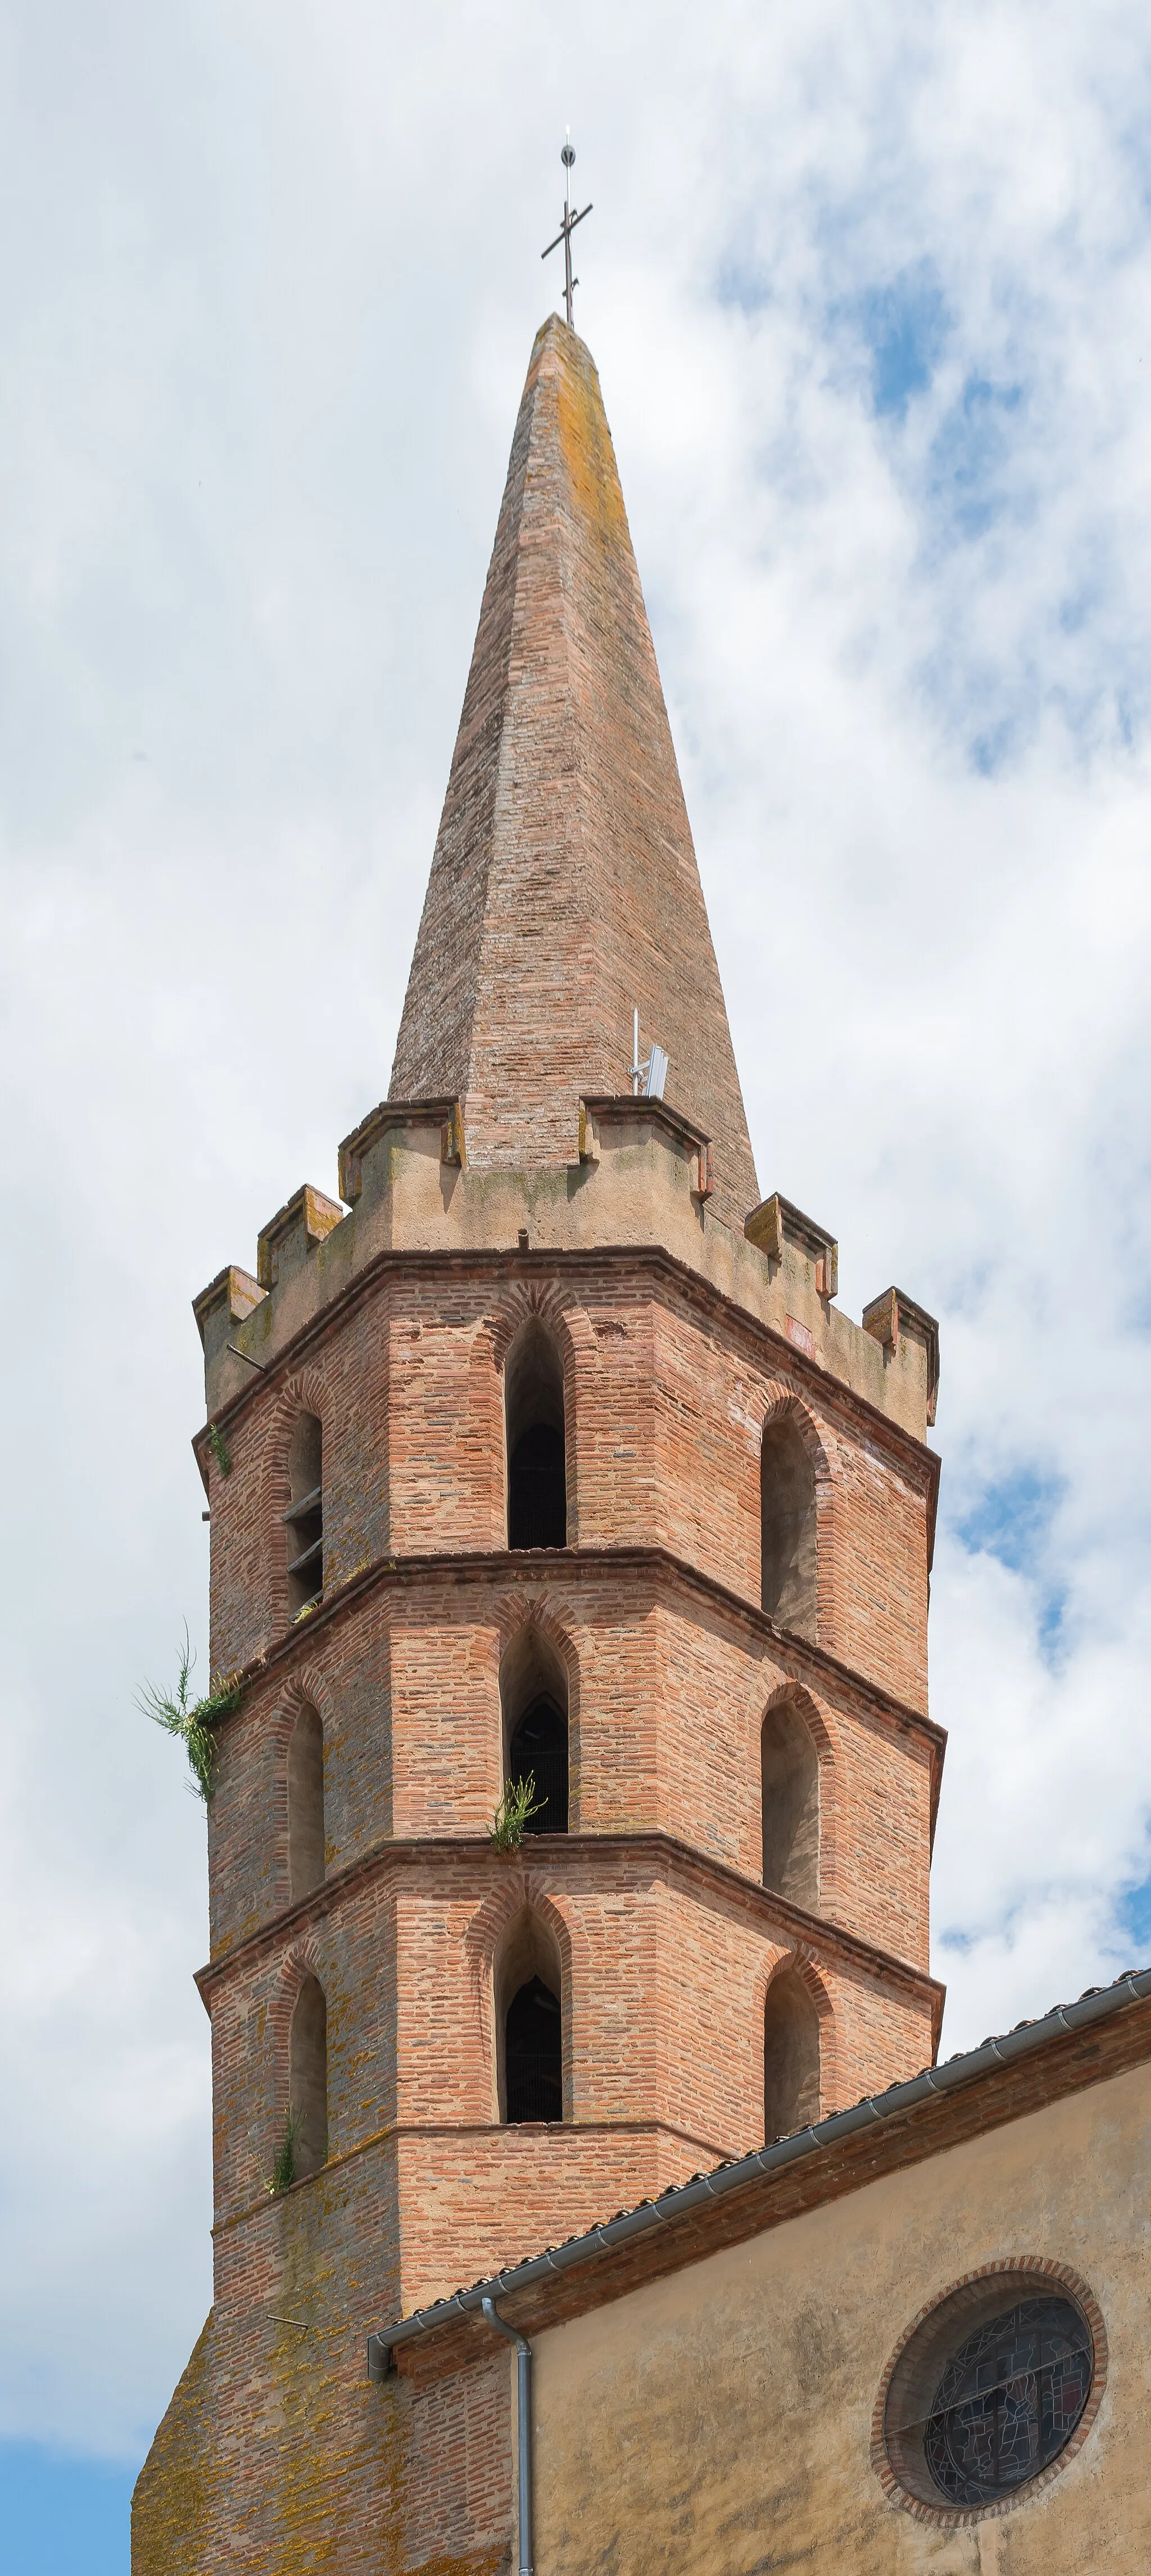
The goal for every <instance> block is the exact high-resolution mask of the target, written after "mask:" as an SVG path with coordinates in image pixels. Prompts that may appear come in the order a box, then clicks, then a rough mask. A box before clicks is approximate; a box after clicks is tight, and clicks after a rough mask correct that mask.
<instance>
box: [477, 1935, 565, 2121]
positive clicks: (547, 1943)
mask: <svg viewBox="0 0 1151 2576" xmlns="http://www.w3.org/2000/svg"><path fill="white" fill-rule="evenodd" d="M562 1992H563V1980H562V1974H561V1969H560V1957H559V1951H558V1948H557V1946H556V1941H555V1938H554V1935H553V1933H552V1931H551V1929H550V1928H549V1926H548V1925H547V1924H546V1923H545V1922H544V1921H543V1919H542V1918H541V1916H540V1915H538V1914H537V1913H535V1911H534V1910H533V1909H532V1908H530V1907H526V1908H525V1910H524V1912H523V1913H522V1914H521V1915H520V1916H519V1918H518V1920H517V1921H516V1923H515V1924H514V1926H513V1927H512V1930H511V1932H510V1934H509V1936H508V1938H507V1940H506V1941H505V1942H504V1944H503V1947H502V1950H501V1953H500V1956H499V1958H498V1959H497V1961H496V1967H495V1978H494V2000H495V2007H496V2042H497V2048H496V2056H497V2074H498V2084H499V2116H500V2119H501V2120H502V2121H503V2122H504V2123H505V2125H506V2126H508V2127H509V2128H517V2127H519V2126H520V2125H521V2124H522V2123H523V2122H525V2121H534V2120H547V2121H556V2120H562V2119H563V2116H564V2017H563V2007H562V2004H561V2000H560V1998H561V1995H562Z"/></svg>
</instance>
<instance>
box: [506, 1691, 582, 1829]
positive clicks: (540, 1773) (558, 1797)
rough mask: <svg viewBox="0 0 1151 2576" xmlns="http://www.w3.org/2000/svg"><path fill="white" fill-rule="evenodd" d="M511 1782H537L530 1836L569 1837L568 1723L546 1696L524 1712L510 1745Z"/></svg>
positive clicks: (534, 1702)
mask: <svg viewBox="0 0 1151 2576" xmlns="http://www.w3.org/2000/svg"><path fill="white" fill-rule="evenodd" d="M508 1778H509V1780H510V1781H511V1782H512V1783H513V1785H517V1784H518V1783H519V1782H521V1781H528V1780H531V1781H534V1783H535V1788H534V1793H533V1801H532V1803H533V1806H534V1808H535V1813H534V1815H531V1816H529V1817H528V1818H527V1819H526V1822H525V1828H524V1830H525V1832H527V1833H529V1834H566V1832H567V1829H568V1722H567V1719H566V1717H565V1716H564V1714H563V1711H562V1709H559V1708H557V1707H556V1703H555V1701H554V1699H552V1698H551V1697H550V1696H549V1694H548V1693H547V1692H541V1693H540V1695H539V1697H538V1698H536V1699H533V1701H532V1703H531V1706H530V1708H526V1709H525V1710H524V1713H523V1716H522V1717H521V1719H520V1721H519V1724H518V1726H517V1727H516V1730H515V1733H514V1735H513V1737H512V1741H511V1750H510V1752H509V1755H508Z"/></svg>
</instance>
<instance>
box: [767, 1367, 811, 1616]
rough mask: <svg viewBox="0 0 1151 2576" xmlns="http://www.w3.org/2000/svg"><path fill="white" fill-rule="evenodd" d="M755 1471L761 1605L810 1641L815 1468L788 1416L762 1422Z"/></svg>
mask: <svg viewBox="0 0 1151 2576" xmlns="http://www.w3.org/2000/svg"><path fill="white" fill-rule="evenodd" d="M759 1472H760V1511H761V1525H762V1533H763V1606H764V1609H765V1610H766V1612H767V1615H768V1618H769V1619H775V1620H778V1623H779V1625H780V1627H781V1628H790V1629H792V1630H793V1632H794V1634H795V1635H796V1636H797V1637H810V1638H812V1639H813V1640H814V1638H815V1635H816V1521H815V1473H814V1470H813V1468H812V1464H811V1460H810V1458H809V1457H808V1454H807V1450H806V1449H805V1447H804V1444H803V1440H802V1438H801V1436H800V1433H799V1430H798V1429H797V1426H796V1423H795V1420H794V1417H793V1416H791V1415H788V1414H786V1413H785V1414H783V1415H780V1416H777V1418H776V1419H775V1420H774V1421H771V1422H769V1423H768V1425H767V1428H766V1430H765V1432H764V1435H763V1447H762V1450H761V1452H760V1470H759Z"/></svg>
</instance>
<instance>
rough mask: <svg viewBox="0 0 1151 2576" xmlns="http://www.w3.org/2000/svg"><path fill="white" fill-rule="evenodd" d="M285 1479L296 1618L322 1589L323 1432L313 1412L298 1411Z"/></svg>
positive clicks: (292, 1613) (290, 1587)
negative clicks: (287, 1496)
mask: <svg viewBox="0 0 1151 2576" xmlns="http://www.w3.org/2000/svg"><path fill="white" fill-rule="evenodd" d="M288 1483H289V1486H290V1489H291V1501H290V1503H289V1504H288V1508H287V1511H286V1512H285V1514H284V1527H285V1530H286V1532H287V1540H288V1616H289V1618H291V1619H295V1618H296V1617H297V1616H298V1614H299V1612H300V1611H301V1610H306V1609H307V1607H308V1604H309V1602H310V1601H318V1600H319V1598H320V1595H321V1593H322V1591H323V1589H324V1503H323V1433H322V1431H321V1429H320V1423H319V1418H318V1416H317V1415H316V1414H314V1413H301V1414H299V1415H297V1418H296V1427H295V1430H294V1431H293V1433H292V1446H291V1450H290V1452H289V1455H288Z"/></svg>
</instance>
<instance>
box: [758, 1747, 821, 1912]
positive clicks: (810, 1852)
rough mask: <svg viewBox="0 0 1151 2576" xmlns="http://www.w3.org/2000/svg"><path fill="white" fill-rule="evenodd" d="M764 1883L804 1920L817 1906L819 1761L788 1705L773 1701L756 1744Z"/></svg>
mask: <svg viewBox="0 0 1151 2576" xmlns="http://www.w3.org/2000/svg"><path fill="white" fill-rule="evenodd" d="M760 1778H761V1784H762V1805H763V1883H764V1886H765V1887H772V1888H774V1890H775V1892H776V1895H777V1896H785V1897H786V1898H787V1899H788V1902H789V1903H790V1904H792V1905H802V1906H805V1907H806V1909H807V1911H808V1913H809V1914H813V1913H815V1911H816V1909H817V1907H818V1904H819V1756H818V1754H817V1752H816V1749H815V1745H814V1743H813V1741H812V1737H811V1731H810V1729H809V1727H807V1726H806V1725H805V1723H804V1720H803V1718H802V1717H801V1715H800V1712H799V1710H798V1708H797V1707H796V1706H795V1703H794V1701H793V1700H791V1699H780V1700H776V1701H775V1702H774V1704H773V1705H772V1707H771V1708H769V1709H768V1712H767V1715H766V1717H765V1718H764V1721H763V1732H762V1735H761V1738H760Z"/></svg>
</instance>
